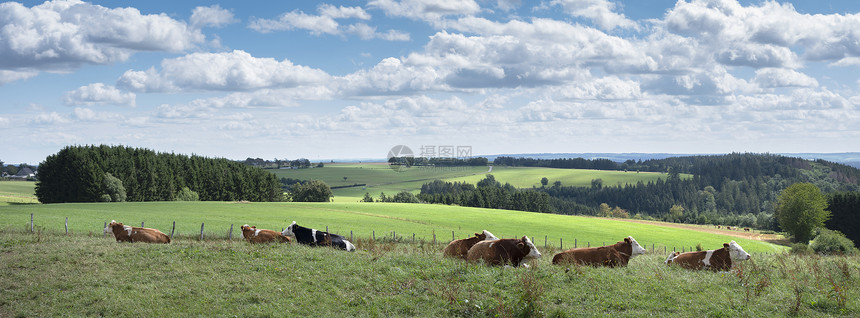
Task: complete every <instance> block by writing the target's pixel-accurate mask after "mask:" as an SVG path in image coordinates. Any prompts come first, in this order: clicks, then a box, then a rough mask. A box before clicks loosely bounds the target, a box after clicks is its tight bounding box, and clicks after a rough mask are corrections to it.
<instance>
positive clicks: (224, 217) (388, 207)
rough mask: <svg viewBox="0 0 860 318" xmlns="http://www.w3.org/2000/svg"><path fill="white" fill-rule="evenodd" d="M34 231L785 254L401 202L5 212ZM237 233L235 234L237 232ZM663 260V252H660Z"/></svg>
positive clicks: (712, 238)
mask: <svg viewBox="0 0 860 318" xmlns="http://www.w3.org/2000/svg"><path fill="white" fill-rule="evenodd" d="M31 213H33V214H34V215H35V223H36V225H38V226H40V227H43V228H45V229H47V230H50V231H62V230H63V229H64V220H65V217H68V218H69V223H70V228H71V231H72V232H75V233H78V234H86V233H89V232H93V233H100V231H101V229H102V227H103V226H104V222H109V221H110V220H112V219H115V220H117V221H120V222H123V223H125V224H129V225H135V224H140V222H145V224H146V226H147V227H153V228H157V229H160V230H162V231H163V232H165V233H169V232H170V229H171V226H172V221H176V231H177V233H179V234H182V235H189V236H190V235H194V234H195V233H199V232H200V224H201V223H202V222H205V228H206V231H205V232H206V235H217V236H225V235H226V233H227V232H228V229H229V228H230V224H233V225H234V226H235V227H236V228H237V227H238V226H240V225H242V224H245V223H248V224H251V225H256V226H257V227H258V228H268V229H276V230H280V229H281V228H283V227H284V226H287V225H289V224H290V222H292V221H297V222H298V223H299V224H301V225H305V226H308V227H314V228H317V229H324V228H325V227H326V226H328V227H329V229H330V230H331V231H332V232H335V233H340V234H345V235H349V233H350V231H353V233H354V235H355V236H357V237H370V236H371V235H372V233H373V231H375V232H376V236H377V237H383V236H385V235H388V236H389V237H390V235H391V232H392V231H396V233H397V234H398V235H399V236H404V235H406V236H409V238H410V239H411V235H412V233H415V234H416V236H417V238H419V239H420V238H424V239H426V240H431V239H432V234H433V233H434V232H435V233H436V235H437V238H438V240H439V241H447V240H450V239H451V231H454V233H455V236H456V237H457V238H463V237H466V236H468V235H470V234H472V233H474V232H478V231H480V230H483V229H487V230H490V231H491V232H493V233H494V234H496V235H497V236H500V237H520V236H522V235H528V236H530V237H534V238H535V241H536V244H537V245H539V246H543V242H544V236H547V237H548V240H549V243H550V244H551V245H555V246H558V243H559V239H563V240H564V246H565V247H572V245H573V243H574V239H576V240H577V241H578V244H579V246H583V245H585V244H587V243H586V242H590V244H591V245H592V246H595V245H602V244H603V243H604V242H605V243H607V244H612V243H614V242H617V241H619V240H621V239H622V238H624V237H626V236H628V235H632V236H633V237H634V238H636V239H637V240H638V241H639V242H640V244H643V245H647V246H648V247H649V248H650V247H651V245H652V244H653V245H654V246H655V247H656V248H657V249H661V248H662V246H667V247H668V249H670V250H671V249H672V247H677V249H678V250H681V247H682V246H683V247H686V249H689V247H691V246H695V245H696V244H699V243H701V244H702V246H703V247H704V248H706V249H712V248H717V247H720V246H722V243H724V242H728V241H730V240H732V239H734V240H735V241H737V242H738V243H739V244H741V246H743V247H744V248H745V249H746V250H747V251H748V252H774V251H781V250H783V249H784V248H783V247H780V246H776V245H773V244H769V243H765V242H760V241H752V240H745V239H740V238H732V237H729V236H725V235H718V234H710V233H703V232H698V231H692V230H687V229H678V228H671V227H663V226H654V225H650V224H639V223H632V222H623V221H617V220H611V219H602V218H590V217H581V216H566V215H554V214H539V213H530V212H519V211H507V210H492V209H478V208H465V207H457V206H445V205H427V204H396V203H230V202H148V203H70V204H48V205H14V206H0V229H17V230H21V229H25V228H27V227H28V224H29V221H30V214H31ZM235 231H237V230H236V229H235V228H234V234H235V233H236V232H235ZM661 254H662V253H661Z"/></svg>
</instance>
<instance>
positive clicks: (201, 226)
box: [200, 223, 206, 241]
mask: <svg viewBox="0 0 860 318" xmlns="http://www.w3.org/2000/svg"><path fill="white" fill-rule="evenodd" d="M204 225H206V223H200V240H201V241H202V240H203V226H204Z"/></svg>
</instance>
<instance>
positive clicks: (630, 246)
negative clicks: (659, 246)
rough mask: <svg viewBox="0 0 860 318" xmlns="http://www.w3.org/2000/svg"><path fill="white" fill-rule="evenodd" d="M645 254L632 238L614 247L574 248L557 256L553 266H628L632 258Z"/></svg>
mask: <svg viewBox="0 0 860 318" xmlns="http://www.w3.org/2000/svg"><path fill="white" fill-rule="evenodd" d="M642 254H645V248H643V247H642V246H640V245H639V242H636V239H634V238H633V237H632V236H628V237H625V238H624V241H621V242H618V243H615V244H613V245H608V246H601V247H583V248H572V249H569V250H567V251H564V252H561V253H558V254H555V256H553V258H552V263H553V264H569V263H573V264H578V265H591V266H608V267H616V266H627V263H628V262H629V261H630V259H631V258H634V257H636V256H639V255H642Z"/></svg>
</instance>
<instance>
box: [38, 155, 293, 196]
mask: <svg viewBox="0 0 860 318" xmlns="http://www.w3.org/2000/svg"><path fill="white" fill-rule="evenodd" d="M185 188H187V189H185ZM117 189H121V191H122V192H123V193H122V194H124V195H123V196H120V197H121V198H123V199H124V200H127V201H171V200H175V199H177V196H179V195H180V194H181V193H183V190H185V191H184V192H189V191H188V190H190V191H191V192H194V193H196V194H198V195H199V200H203V201H235V200H247V201H279V200H281V199H282V197H283V194H282V191H281V188H280V183H279V182H278V180H277V178H276V177H275V175H274V174H272V173H269V172H267V171H265V170H262V169H259V168H254V167H250V166H247V165H244V164H242V163H239V162H235V161H231V160H227V159H213V158H206V157H201V156H196V155H192V156H185V155H176V154H172V153H156V152H155V151H152V150H149V149H139V148H130V147H124V146H105V145H101V146H68V147H66V148H63V149H62V150H60V152H58V153H56V154H53V155H50V156H48V157H47V158H46V159H45V161H44V162H42V163H41V164H39V182H38V183H37V184H36V196H37V197H38V198H39V201H41V202H42V203H60V202H97V201H109V200H111V201H115V200H116V196H115V195H114V194H115V192H116V191H117Z"/></svg>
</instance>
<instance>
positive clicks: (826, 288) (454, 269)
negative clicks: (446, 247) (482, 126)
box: [0, 230, 860, 317]
mask: <svg viewBox="0 0 860 318" xmlns="http://www.w3.org/2000/svg"><path fill="white" fill-rule="evenodd" d="M359 248H360V251H358V252H355V253H346V252H341V251H336V250H333V249H326V248H307V247H303V246H297V245H290V246H284V245H255V246H251V245H248V244H247V243H244V242H241V241H232V242H228V241H223V240H218V241H203V242H199V241H195V240H176V241H174V242H173V243H172V244H170V245H147V244H128V243H124V244H119V243H115V242H114V241H113V240H112V239H110V238H108V239H101V238H99V237H98V236H95V237H87V236H80V235H78V236H72V237H64V236H61V235H49V234H25V233H21V232H20V231H9V230H0V258H2V260H3V261H2V262H0V290H2V291H3V292H2V293H0V316H3V317H6V316H9V317H13V316H110V317H148V316H152V317H165V316H213V317H214V316H218V317H220V316H250V317H269V316H279V317H280V316H284V315H287V316H296V315H307V316H311V317H321V316H348V317H374V316H386V317H387V316H421V317H451V316H464V317H512V316H522V317H526V316H550V317H564V316H568V317H579V316H598V315H600V316H606V315H610V316H625V317H641V316H646V315H655V316H673V317H732V316H747V317H772V316H788V315H790V314H795V308H796V310H797V312H796V314H798V315H800V316H854V317H856V316H857V315H858V314H860V276H858V268H860V267H858V265H860V261H858V258H856V257H853V258H841V257H834V258H819V257H795V256H786V255H785V254H780V255H776V256H773V255H771V256H763V257H757V258H755V259H754V260H753V261H748V262H745V263H742V264H741V265H740V270H738V271H735V272H733V273H713V272H708V271H689V270H683V269H679V268H676V267H666V266H663V265H662V264H661V261H662V259H663V256H662V255H646V256H640V257H638V258H635V259H633V260H631V262H630V266H629V267H625V268H615V269H610V268H590V267H582V268H579V267H570V266H555V265H550V264H549V262H550V258H551V253H549V251H545V252H544V254H545V256H544V257H543V258H542V259H541V260H540V261H538V262H536V263H533V264H532V267H531V268H530V269H525V268H516V269H513V268H500V267H484V266H481V265H476V264H469V263H466V262H462V261H459V260H451V259H443V258H442V257H441V256H440V255H439V252H438V248H440V246H435V247H432V246H426V245H418V244H391V243H376V244H370V243H369V242H364V243H363V244H362V242H359ZM795 306H796V307H795Z"/></svg>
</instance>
